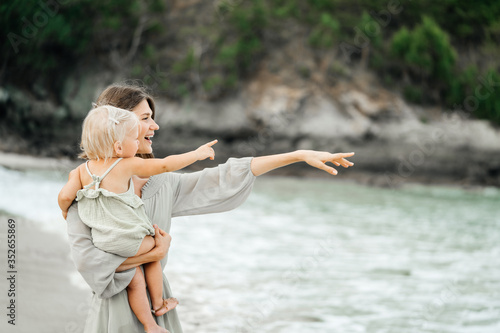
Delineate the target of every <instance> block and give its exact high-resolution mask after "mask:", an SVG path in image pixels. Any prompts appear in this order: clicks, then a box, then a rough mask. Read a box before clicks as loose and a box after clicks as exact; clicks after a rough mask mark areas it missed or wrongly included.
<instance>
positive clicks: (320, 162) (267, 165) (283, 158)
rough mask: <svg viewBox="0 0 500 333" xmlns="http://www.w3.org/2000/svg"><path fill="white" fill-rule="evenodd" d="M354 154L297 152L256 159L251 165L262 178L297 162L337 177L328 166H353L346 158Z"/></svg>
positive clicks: (333, 170)
mask: <svg viewBox="0 0 500 333" xmlns="http://www.w3.org/2000/svg"><path fill="white" fill-rule="evenodd" d="M353 155H354V153H338V154H331V153H328V152H322V151H314V150H297V151H294V152H291V153H285V154H277V155H268V156H259V157H254V158H253V159H252V162H251V164H250V169H251V170H252V173H253V174H254V175H255V176H260V175H263V174H265V173H266V172H269V171H271V170H274V169H277V168H281V167H284V166H285V165H289V164H292V163H297V162H306V163H307V164H309V165H311V166H313V167H315V168H318V169H321V170H325V171H326V172H328V173H329V174H332V175H336V174H337V170H335V169H334V168H332V167H330V166H328V165H326V164H325V163H327V162H331V163H333V164H334V165H336V166H340V165H342V166H343V167H344V168H348V167H350V166H353V165H354V163H352V162H349V161H348V160H346V159H345V158H346V157H350V156H353Z"/></svg>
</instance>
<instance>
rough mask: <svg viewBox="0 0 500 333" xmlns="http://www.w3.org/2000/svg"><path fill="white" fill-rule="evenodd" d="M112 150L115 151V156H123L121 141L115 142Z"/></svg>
mask: <svg viewBox="0 0 500 333" xmlns="http://www.w3.org/2000/svg"><path fill="white" fill-rule="evenodd" d="M113 149H114V150H115V154H116V156H118V157H120V156H121V155H122V154H123V148H122V143H121V141H116V142H115V143H114V144H113Z"/></svg>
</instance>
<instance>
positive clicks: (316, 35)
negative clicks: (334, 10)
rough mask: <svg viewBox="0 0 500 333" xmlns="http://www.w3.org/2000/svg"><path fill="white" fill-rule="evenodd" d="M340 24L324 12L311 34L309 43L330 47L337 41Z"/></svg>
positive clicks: (320, 46)
mask: <svg viewBox="0 0 500 333" xmlns="http://www.w3.org/2000/svg"><path fill="white" fill-rule="evenodd" d="M339 33H340V24H339V22H338V21H337V20H336V19H335V18H333V17H332V16H331V15H330V14H328V13H323V14H322V15H321V19H320V21H319V23H318V24H317V25H316V26H315V27H314V29H313V30H312V32H311V34H310V35H309V43H311V45H312V46H314V47H318V48H330V47H332V46H333V45H334V43H335V42H336V41H337V39H338V37H339Z"/></svg>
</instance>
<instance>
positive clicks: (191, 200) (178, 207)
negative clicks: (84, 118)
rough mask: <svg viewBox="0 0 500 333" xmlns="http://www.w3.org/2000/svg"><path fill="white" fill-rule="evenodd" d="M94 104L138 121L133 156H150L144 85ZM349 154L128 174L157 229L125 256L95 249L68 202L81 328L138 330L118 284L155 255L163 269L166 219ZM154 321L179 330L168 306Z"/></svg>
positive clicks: (150, 112)
mask: <svg viewBox="0 0 500 333" xmlns="http://www.w3.org/2000/svg"><path fill="white" fill-rule="evenodd" d="M97 105H112V106H115V107H119V108H122V109H126V110H131V112H134V113H135V114H136V116H137V117H139V120H140V134H139V140H140V143H139V150H138V156H140V157H142V158H150V157H152V152H153V150H152V147H151V144H152V139H151V138H152V137H153V135H154V132H155V131H156V130H158V129H159V126H158V125H157V124H156V123H155V121H154V112H155V104H154V101H153V99H152V97H151V96H150V95H148V94H147V93H146V92H145V90H144V89H142V88H141V87H137V86H129V85H113V86H110V87H108V88H107V89H106V90H105V91H104V92H103V93H102V94H101V95H100V96H99V98H98V100H97ZM352 155H354V153H348V154H330V153H327V152H316V151H295V152H291V153H286V154H278V155H270V156H262V157H255V158H252V157H247V158H241V159H235V158H230V159H229V160H228V161H227V162H226V163H224V164H220V165H219V166H217V167H215V168H207V169H205V170H202V171H199V172H194V173H189V174H176V173H164V174H161V175H157V176H153V177H150V178H145V179H144V178H139V177H134V179H133V181H134V188H135V191H136V194H137V195H138V196H140V197H141V198H142V200H143V201H144V207H145V209H146V213H147V215H148V216H149V218H150V219H151V221H152V222H153V224H155V225H157V226H158V227H157V228H155V229H156V235H155V243H156V246H155V248H153V250H151V251H150V252H148V253H146V254H143V255H141V256H137V257H132V258H123V257H120V256H117V255H113V254H110V253H107V252H103V251H101V250H99V249H98V248H96V247H95V246H94V245H93V243H92V239H91V236H90V229H89V228H88V227H87V226H86V225H85V224H84V223H83V222H82V221H81V220H80V218H79V216H78V206H77V204H76V203H74V204H73V205H72V206H71V207H70V209H69V211H68V216H67V222H68V235H69V240H70V247H71V253H72V256H73V260H74V262H75V264H76V267H77V269H78V271H79V272H80V274H82V276H83V278H84V279H85V281H86V282H87V283H88V284H89V286H90V287H91V288H92V290H93V297H92V300H91V306H90V311H89V314H88V317H87V321H86V324H85V332H92V333H96V332H99V333H104V332H108V333H115V332H116V333H118V332H119V333H128V332H134V333H135V332H141V331H142V329H143V327H142V324H141V323H140V322H139V321H138V320H137V318H136V317H135V315H134V314H133V312H132V310H131V309H130V306H129V304H128V300H127V292H126V290H125V288H126V287H127V285H128V284H129V283H130V281H131V279H132V277H133V276H134V272H135V270H133V269H131V268H136V267H139V266H141V265H142V264H145V263H148V262H153V261H158V260H161V264H162V269H163V268H165V265H166V263H167V256H166V254H167V251H168V247H169V245H170V236H169V235H168V234H167V233H168V232H169V231H170V223H171V218H172V217H175V216H185V215H197V214H208V213H217V212H223V211H228V210H231V209H233V208H235V207H237V206H239V205H240V204H241V203H243V202H244V201H245V200H246V198H247V197H248V195H249V194H250V192H251V190H252V186H253V182H254V181H255V178H256V176H260V175H262V174H264V173H266V172H268V171H271V170H273V169H276V168H279V167H282V166H285V165H288V164H291V163H295V162H299V161H304V162H306V163H308V164H310V165H311V166H314V167H316V168H319V169H322V170H325V171H326V172H328V173H331V174H337V171H336V170H335V169H334V168H332V167H330V166H327V165H326V164H325V163H326V162H331V163H333V164H334V165H337V166H340V165H341V166H343V167H345V168H347V167H349V166H352V165H353V163H351V162H349V161H347V160H346V159H345V158H346V157H349V156H352ZM163 293H164V295H163V297H164V298H165V299H166V298H169V297H173V295H172V292H171V290H170V286H169V284H168V281H167V279H166V277H165V275H163ZM157 322H158V325H159V326H160V327H163V328H166V329H168V330H169V331H170V332H171V333H180V332H182V328H181V325H180V322H179V318H178V316H177V312H176V310H175V309H174V310H172V311H169V312H167V313H166V314H165V315H163V316H160V317H157Z"/></svg>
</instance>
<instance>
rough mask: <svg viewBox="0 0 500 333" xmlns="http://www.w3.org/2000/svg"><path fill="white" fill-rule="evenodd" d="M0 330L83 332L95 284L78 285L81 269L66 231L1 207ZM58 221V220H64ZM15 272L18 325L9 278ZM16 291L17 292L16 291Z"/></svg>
mask: <svg viewBox="0 0 500 333" xmlns="http://www.w3.org/2000/svg"><path fill="white" fill-rule="evenodd" d="M9 219H13V220H14V221H15V225H16V227H15V229H14V230H15V233H14V234H15V239H16V252H15V255H16V257H15V269H14V271H16V272H17V273H14V274H12V273H8V271H11V269H10V268H9V267H8V265H7V264H8V263H7V255H8V248H7V239H8V238H7V235H8V230H9V228H8V220H9ZM0 221H1V228H0V251H1V254H0V256H1V258H2V259H1V261H0V262H1V269H2V279H0V295H1V296H0V300H1V306H0V307H1V309H2V314H1V317H0V318H2V319H1V323H0V332H9V333H10V332H16V333H17V332H47V333H49V332H50V333H55V332H64V333H66V332H67V333H70V332H83V327H84V324H85V319H86V316H87V311H88V304H89V300H90V295H91V292H90V289H87V288H88V287H87V286H85V285H82V286H81V287H78V286H77V285H76V283H81V281H77V282H72V281H71V280H72V279H71V276H72V275H74V274H75V273H76V274H77V271H76V268H75V266H74V264H73V262H72V260H71V257H70V250H69V246H68V242H67V241H66V240H65V239H63V238H62V236H60V235H58V234H54V233H49V232H46V231H44V230H42V229H41V228H40V227H39V226H37V224H36V223H35V222H33V221H28V220H26V219H24V218H20V217H16V216H12V215H9V214H8V213H5V212H1V211H0ZM59 222H60V221H56V222H55V223H59ZM12 275H15V288H14V289H15V325H11V324H9V323H8V321H9V320H11V318H10V317H9V316H7V314H8V313H10V310H9V309H7V307H8V306H9V304H10V302H11V299H14V297H9V290H12V289H11V287H10V286H11V284H10V281H9V280H7V279H8V278H9V277H11V276H12ZM11 296H12V294H11Z"/></svg>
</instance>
